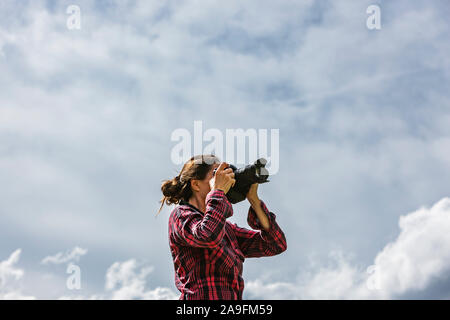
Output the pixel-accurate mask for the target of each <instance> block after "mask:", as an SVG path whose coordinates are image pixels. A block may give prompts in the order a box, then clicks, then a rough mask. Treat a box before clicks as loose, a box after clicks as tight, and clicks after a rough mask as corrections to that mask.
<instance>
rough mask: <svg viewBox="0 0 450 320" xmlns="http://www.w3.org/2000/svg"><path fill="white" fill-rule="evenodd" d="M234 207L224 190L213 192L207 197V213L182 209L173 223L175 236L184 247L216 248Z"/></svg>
mask: <svg viewBox="0 0 450 320" xmlns="http://www.w3.org/2000/svg"><path fill="white" fill-rule="evenodd" d="M232 215H233V207H232V205H231V203H230V202H229V201H228V200H227V198H226V196H225V192H224V191H223V190H211V191H210V192H209V193H208V195H207V196H206V212H205V214H204V215H202V213H200V212H198V211H195V212H193V211H190V210H184V209H180V214H179V215H178V216H177V217H176V218H175V219H174V221H173V229H172V232H173V235H174V237H175V239H176V240H177V241H178V242H180V243H181V244H182V245H186V246H192V247H200V248H214V247H216V246H217V245H219V243H220V242H221V241H222V238H223V236H224V234H225V223H226V219H227V218H228V217H231V216H232Z"/></svg>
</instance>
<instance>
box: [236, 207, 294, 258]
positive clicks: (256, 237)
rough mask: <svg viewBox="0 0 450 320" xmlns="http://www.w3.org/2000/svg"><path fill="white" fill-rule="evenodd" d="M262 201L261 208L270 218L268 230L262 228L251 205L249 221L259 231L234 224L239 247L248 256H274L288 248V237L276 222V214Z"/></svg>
mask: <svg viewBox="0 0 450 320" xmlns="http://www.w3.org/2000/svg"><path fill="white" fill-rule="evenodd" d="M260 201H261V208H262V209H263V211H264V213H265V214H266V215H267V217H268V218H269V223H270V228H269V230H268V231H266V230H264V229H263V228H262V226H261V223H260V221H259V220H258V217H257V215H256V212H255V211H254V210H253V208H252V207H251V206H250V208H249V210H248V218H247V222H248V224H249V226H250V227H251V228H252V229H256V230H257V231H255V230H249V229H246V228H241V227H239V226H237V225H236V224H232V226H233V229H234V233H235V235H236V238H237V240H238V243H239V247H240V249H241V251H242V253H243V254H244V256H245V257H246V258H258V257H264V256H274V255H277V254H280V253H281V252H283V251H285V250H286V249H287V243H286V237H285V235H284V233H283V231H282V230H281V228H280V226H279V225H278V223H277V222H276V219H275V218H276V215H275V214H274V213H273V212H270V211H269V210H268V209H267V207H266V205H265V203H264V202H263V201H262V200H260Z"/></svg>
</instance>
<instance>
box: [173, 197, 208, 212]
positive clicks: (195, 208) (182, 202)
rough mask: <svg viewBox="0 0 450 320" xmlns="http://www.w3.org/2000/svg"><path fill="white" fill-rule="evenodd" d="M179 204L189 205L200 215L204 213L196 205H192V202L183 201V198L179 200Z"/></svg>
mask: <svg viewBox="0 0 450 320" xmlns="http://www.w3.org/2000/svg"><path fill="white" fill-rule="evenodd" d="M179 205H180V206H188V207H191V208H192V209H194V210H195V211H198V212H200V213H201V214H202V215H203V214H204V213H203V212H201V211H200V210H199V209H198V208H197V207H196V206H193V205H192V204H190V203H189V202H187V201H185V200H183V199H181V200H180V203H179Z"/></svg>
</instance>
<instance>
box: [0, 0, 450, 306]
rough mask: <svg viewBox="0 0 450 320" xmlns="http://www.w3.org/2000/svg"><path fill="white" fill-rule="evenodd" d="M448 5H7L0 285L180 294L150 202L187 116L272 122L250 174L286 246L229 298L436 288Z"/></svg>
mask: <svg viewBox="0 0 450 320" xmlns="http://www.w3.org/2000/svg"><path fill="white" fill-rule="evenodd" d="M72 4H76V5H78V6H79V7H80V9H81V29H80V30H68V28H67V27H66V20H67V18H68V17H69V15H67V14H66V9H67V7H68V6H69V5H72ZM371 4H377V5H379V7H380V9H381V29H380V30H369V29H368V28H367V27H366V20H367V17H368V14H367V13H366V9H367V7H368V6H369V5H371ZM449 6H450V4H449V3H448V1H445V0H443V1H437V0H433V1H415V2H414V3H412V2H411V1H401V0H398V1H378V2H372V1H245V2H242V1H227V2H226V3H224V2H219V1H208V2H205V1H202V2H201V1H95V2H94V1H21V2H20V3H18V2H16V1H2V2H1V4H0V73H1V75H2V76H1V77H0V87H1V89H0V179H1V181H2V183H1V184H0V188H1V190H0V194H1V196H0V231H1V232H0V262H1V263H2V264H1V265H0V266H2V268H0V275H1V276H2V279H9V280H8V281H7V285H3V287H0V297H5V296H7V295H8V294H10V296H14V297H37V298H51V299H57V298H60V297H72V298H76V297H78V298H80V297H81V298H89V297H94V298H117V297H120V298H173V297H174V296H175V297H176V296H177V295H178V292H177V291H176V288H175V286H174V283H173V265H172V260H171V256H170V252H169V248H168V239H167V218H168V215H169V212H170V209H171V208H166V209H165V210H163V211H162V212H161V214H160V215H159V216H158V217H157V218H156V217H155V213H156V211H157V209H158V208H159V205H158V200H159V199H160V197H161V194H160V183H161V180H163V179H167V178H172V177H173V176H174V175H175V174H176V173H177V171H178V170H180V167H179V166H176V165H174V164H173V163H171V159H170V152H171V149H172V147H173V146H174V143H173V142H172V141H170V136H171V133H172V132H173V131H174V130H175V129H177V128H186V129H188V130H193V124H194V121H195V120H201V121H203V126H204V128H205V129H207V128H217V129H219V130H221V131H223V132H225V130H226V129H237V128H243V129H247V128H255V129H269V130H270V129H279V132H280V144H279V154H280V170H279V172H278V173H277V174H276V175H274V176H273V177H272V178H271V182H270V183H268V184H265V185H263V186H261V187H260V188H259V189H260V197H261V198H262V199H263V200H265V202H266V203H267V205H268V207H269V209H270V210H272V211H273V212H275V213H276V214H277V220H278V222H279V224H280V226H281V227H282V228H283V230H284V231H285V234H286V237H287V240H288V250H287V251H286V252H285V253H283V254H282V255H280V256H277V257H270V258H263V259H247V260H246V262H245V265H244V279H245V281H246V289H245V290H244V298H248V299H251V298H271V297H277V298H284V299H286V298H298V299H301V298H343V299H345V298H354V297H361V298H393V299H395V298H417V297H425V298H430V297H431V298H441V299H442V298H443V299H448V298H450V291H449V290H448V288H449V284H450V282H449V279H448V275H449V272H450V264H449V262H448V261H450V259H447V258H448V257H447V255H446V252H450V250H446V249H450V248H449V244H450V239H449V238H448V237H449V236H448V235H449V234H450V232H449V231H450V230H449V228H450V224H449V217H450V209H449V206H448V205H447V202H446V201H447V200H446V197H448V196H449V194H448V190H449V188H448V181H450V151H449V150H450V94H449V90H448V87H449V77H450V44H449V43H450V41H449V36H450V33H449V31H450V22H449V21H448V17H447V16H448V12H449ZM247 208H248V205H247V204H246V203H240V204H237V205H236V206H235V215H234V216H233V217H232V221H234V222H236V223H238V224H239V225H241V226H246V211H247ZM401 217H407V218H405V219H403V220H402V218H401ZM408 217H409V218H408ZM402 221H403V222H402ZM405 221H406V222H405ZM415 221H420V222H421V223H416V222H415ZM76 248H78V249H76ZM19 249H20V251H17V250H19ZM58 253H60V255H59V256H58V257H60V258H61V257H62V256H64V254H67V259H63V258H61V259H53V260H52V259H50V260H51V261H55V262H53V263H42V260H43V259H44V258H45V257H49V256H55V255H57V254H58ZM70 253H72V254H70ZM47 260H48V259H47ZM399 261H401V263H400V262H399ZM69 262H73V263H75V264H77V265H79V266H80V268H81V272H82V278H81V279H82V289H81V290H68V289H67V288H66V279H67V277H68V275H67V274H66V267H67V264H68V263H69ZM372 265H375V266H377V268H378V269H377V270H379V274H380V279H381V280H380V283H381V287H382V289H380V290H368V289H367V285H366V284H367V281H368V280H370V279H368V277H369V276H370V275H371V274H370V273H368V272H366V269H367V268H368V267H369V266H372ZM424 268H425V269H424ZM20 271H22V272H20ZM129 292H133V294H129ZM127 294H128V295H127Z"/></svg>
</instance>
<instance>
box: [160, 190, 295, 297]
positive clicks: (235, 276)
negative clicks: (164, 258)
mask: <svg viewBox="0 0 450 320" xmlns="http://www.w3.org/2000/svg"><path fill="white" fill-rule="evenodd" d="M261 207H262V209H263V211H264V212H265V213H266V215H267V217H268V218H269V222H270V229H269V230H268V231H266V230H264V229H263V228H262V226H261V224H260V222H259V220H258V217H257V215H256V212H255V211H254V210H253V208H252V207H251V206H250V208H249V210H248V218H247V222H248V224H249V226H250V227H251V228H252V229H256V230H249V229H245V228H241V227H238V226H237V224H235V223H231V222H228V221H226V219H227V218H229V217H231V216H232V215H233V207H232V205H231V203H230V202H229V201H228V199H227V197H226V196H225V193H224V191H222V190H211V191H210V192H209V193H208V195H207V196H206V212H205V213H203V212H201V211H200V210H199V209H197V208H196V207H195V206H193V205H191V204H189V203H188V202H186V201H180V204H179V205H178V206H177V207H175V208H174V209H173V210H172V212H171V214H170V218H169V246H170V251H171V254H172V258H173V263H174V268H175V285H176V287H177V288H178V290H179V291H180V292H181V296H180V298H179V299H180V300H200V299H201V300H241V299H242V293H243V290H244V279H243V278H242V270H243V262H244V260H245V258H253V257H264V256H274V255H277V254H279V253H281V252H283V251H285V250H286V248H287V244H286V238H285V236H284V233H283V231H282V230H281V229H280V227H279V226H278V224H277V222H276V221H275V217H276V216H275V214H274V213H272V212H270V211H269V210H268V209H267V207H266V205H265V203H264V202H263V201H262V200H261Z"/></svg>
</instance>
